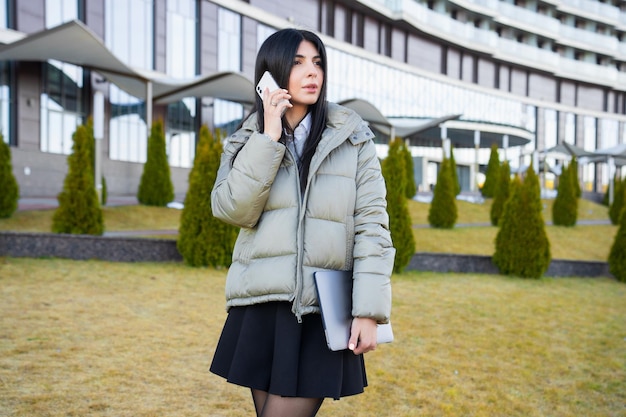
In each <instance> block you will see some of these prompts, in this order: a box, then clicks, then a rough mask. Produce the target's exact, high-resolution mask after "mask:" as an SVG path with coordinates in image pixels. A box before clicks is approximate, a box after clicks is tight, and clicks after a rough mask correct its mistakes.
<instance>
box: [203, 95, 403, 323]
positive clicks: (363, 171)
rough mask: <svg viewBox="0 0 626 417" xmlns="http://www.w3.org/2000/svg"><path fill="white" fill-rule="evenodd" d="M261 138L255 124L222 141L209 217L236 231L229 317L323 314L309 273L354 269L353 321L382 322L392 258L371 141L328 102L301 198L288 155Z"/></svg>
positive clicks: (351, 116) (352, 116) (352, 118)
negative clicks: (258, 307) (252, 311)
mask: <svg viewBox="0 0 626 417" xmlns="http://www.w3.org/2000/svg"><path fill="white" fill-rule="evenodd" d="M257 129H258V128H257V119H256V115H251V116H250V117H249V118H248V119H247V120H246V121H245V122H244V124H243V126H242V128H241V129H240V130H238V131H237V132H235V133H234V134H233V135H232V136H231V137H230V138H229V139H228V142H227V144H226V145H225V148H224V153H223V155H222V160H221V163H220V168H219V171H218V175H217V179H216V182H215V186H214V188H213V192H212V194H211V202H212V209H213V214H214V215H215V216H216V217H218V218H220V219H222V220H223V221H226V222H228V223H231V224H234V225H236V226H239V227H240V228H241V229H240V232H239V236H238V237H237V241H236V243H235V248H234V253H233V263H232V265H231V267H230V269H229V271H228V276H227V280H226V300H227V304H226V306H227V308H230V307H232V306H242V305H250V304H256V303H262V302H268V301H289V302H292V311H293V312H294V314H295V315H296V316H297V317H298V319H300V318H301V316H302V315H304V314H309V313H316V312H319V307H318V304H317V297H316V293H315V287H314V282H313V273H314V272H315V271H318V270H324V269H339V270H351V269H352V270H353V271H354V289H353V311H352V313H353V316H354V317H369V318H373V319H375V320H376V321H378V322H379V323H386V322H387V321H388V320H389V315H390V312H391V282H390V276H391V271H392V269H393V260H394V255H395V249H394V248H393V246H392V242H391V236H390V233H389V217H388V215H387V211H386V206H387V202H386V199H385V195H386V189H385V182H384V179H383V177H382V175H381V171H380V163H379V160H378V157H377V155H376V148H375V145H374V142H373V138H374V135H373V133H372V132H371V130H370V129H369V128H368V127H367V125H366V124H365V122H363V120H362V119H361V118H360V117H359V116H358V115H357V114H356V113H355V112H354V111H352V110H350V109H347V108H345V107H342V106H339V105H337V104H332V103H329V107H328V123H327V128H326V129H325V130H324V133H323V135H322V139H321V141H320V142H319V145H318V147H317V150H316V153H315V155H314V157H313V159H312V161H311V166H310V172H309V178H308V181H307V186H306V189H305V190H304V193H301V192H300V185H299V184H300V183H299V180H298V168H297V165H296V164H295V160H294V157H293V156H292V155H291V152H289V151H288V150H287V148H286V147H285V146H284V145H283V144H281V143H278V142H273V141H271V140H270V139H269V138H268V137H267V136H265V135H263V134H261V133H259V132H258V130H257ZM237 151H239V153H238V154H237V156H236V158H235V159H234V161H233V155H234V154H235V153H237Z"/></svg>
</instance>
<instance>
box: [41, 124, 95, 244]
mask: <svg viewBox="0 0 626 417" xmlns="http://www.w3.org/2000/svg"><path fill="white" fill-rule="evenodd" d="M72 139H73V141H74V143H73V145H72V153H71V154H70V155H69V156H68V158H67V161H68V173H67V175H66V176H65V181H64V183H63V190H62V191H61V192H60V193H59V195H58V196H57V200H58V202H59V207H57V209H56V210H55V212H54V214H53V216H52V231H53V232H54V233H71V234H87V235H101V234H102V233H103V232H104V218H103V216H102V209H101V207H100V202H99V201H98V194H97V192H96V187H95V185H94V180H93V165H92V163H91V160H90V158H91V156H92V154H90V152H89V140H90V134H89V128H88V127H87V126H85V125H81V126H78V127H77V129H76V131H75V132H74V134H73V135H72Z"/></svg>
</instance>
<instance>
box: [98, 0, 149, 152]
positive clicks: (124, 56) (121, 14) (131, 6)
mask: <svg viewBox="0 0 626 417" xmlns="http://www.w3.org/2000/svg"><path fill="white" fill-rule="evenodd" d="M153 8H154V5H153V2H152V0H133V1H127V0H106V3H105V34H104V35H105V36H104V40H105V44H106V46H107V48H109V50H110V51H111V52H112V53H113V54H115V55H116V56H117V57H119V58H120V59H121V60H122V61H124V62H125V63H126V64H127V65H129V66H131V67H137V68H142V69H152V68H153V55H154V52H153V45H154V40H153ZM109 101H110V103H111V120H110V121H109V158H110V159H112V160H120V161H129V162H140V163H143V162H145V161H146V152H147V150H146V148H147V139H148V130H149V129H148V126H146V108H145V102H144V101H143V100H141V99H139V98H137V97H133V96H131V95H129V94H127V93H126V92H124V91H122V90H121V89H120V88H118V87H117V86H116V85H114V84H111V85H110V86H109Z"/></svg>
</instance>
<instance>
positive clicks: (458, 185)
mask: <svg viewBox="0 0 626 417" xmlns="http://www.w3.org/2000/svg"><path fill="white" fill-rule="evenodd" d="M450 174H451V175H452V184H453V185H454V195H459V194H461V183H460V182H459V173H458V171H457V168H456V159H454V147H452V146H450Z"/></svg>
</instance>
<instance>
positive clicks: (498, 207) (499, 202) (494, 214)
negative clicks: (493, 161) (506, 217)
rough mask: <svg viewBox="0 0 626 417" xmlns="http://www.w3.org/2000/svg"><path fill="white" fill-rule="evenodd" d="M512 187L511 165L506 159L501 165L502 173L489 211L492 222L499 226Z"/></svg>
mask: <svg viewBox="0 0 626 417" xmlns="http://www.w3.org/2000/svg"><path fill="white" fill-rule="evenodd" d="M510 188H511V167H510V166H509V162H508V161H504V162H503V163H502V165H500V174H499V175H498V181H497V183H496V189H495V193H494V196H493V203H492V204H491V209H490V212H489V215H490V218H491V224H492V225H493V226H497V225H498V223H499V221H500V217H502V212H503V210H504V204H505V203H506V201H507V200H508V199H509V195H510Z"/></svg>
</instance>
